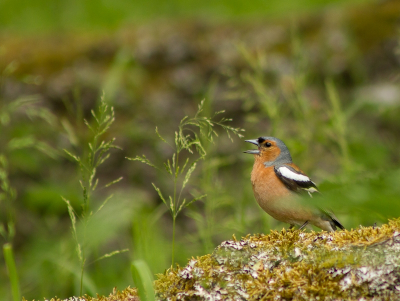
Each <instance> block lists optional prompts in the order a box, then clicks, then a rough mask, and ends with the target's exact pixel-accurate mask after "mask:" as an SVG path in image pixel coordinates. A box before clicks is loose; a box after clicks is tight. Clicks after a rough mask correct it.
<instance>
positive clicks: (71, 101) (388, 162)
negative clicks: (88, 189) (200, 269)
mask: <svg viewBox="0 0 400 301" xmlns="http://www.w3.org/2000/svg"><path fill="white" fill-rule="evenodd" d="M333 2H334V1H332V3H333ZM360 2H361V1H360ZM14 3H15V2H12V1H2V2H1V3H0V16H1V17H0V20H1V21H0V22H3V23H1V24H2V29H3V30H2V31H1V32H0V39H1V44H0V45H1V46H0V70H1V82H0V154H1V165H0V169H1V170H0V172H1V173H0V174H1V178H0V179H1V185H2V186H0V187H1V191H0V195H1V199H0V218H1V220H0V224H1V225H2V228H1V229H2V234H4V233H5V234H6V235H5V237H4V238H3V237H2V241H1V244H2V245H4V244H5V243H11V244H12V250H13V252H14V258H15V262H16V267H17V273H18V277H19V281H20V288H21V294H22V296H24V297H25V298H27V299H28V300H29V299H33V298H36V299H42V298H43V297H45V298H50V297H52V296H55V295H57V296H59V297H62V298H65V297H69V296H71V295H78V294H79V289H80V279H81V271H82V270H81V266H80V264H79V261H78V260H77V257H76V252H75V248H76V244H75V242H74V238H73V235H71V220H70V216H69V213H68V207H67V205H66V204H65V202H64V201H63V200H62V198H61V196H63V197H64V198H65V199H68V200H69V202H70V204H71V207H72V208H74V210H76V211H77V214H81V213H82V212H83V211H82V210H83V209H80V208H81V207H80V206H81V204H82V188H81V186H80V184H79V179H81V174H80V168H79V167H78V166H77V164H74V162H72V161H71V160H69V158H68V156H67V155H66V154H65V153H64V152H63V151H62V150H63V149H67V150H68V151H69V152H70V153H73V154H79V156H80V157H82V158H84V159H85V158H88V154H89V153H90V150H88V147H87V146H88V143H89V142H91V141H93V133H91V131H90V130H89V129H88V127H87V126H86V125H85V123H84V120H85V119H86V120H91V118H92V117H91V116H92V115H91V111H92V110H95V109H96V108H97V107H98V106H99V100H100V99H101V97H100V96H101V95H102V93H103V91H104V92H105V98H104V100H105V102H106V103H107V105H109V106H110V107H111V106H112V107H114V109H115V122H114V123H113V124H112V125H111V127H110V128H109V129H108V131H107V132H106V133H104V135H103V137H102V139H104V140H105V141H110V140H111V139H112V137H115V138H116V140H115V143H116V144H117V145H119V146H120V147H121V148H122V150H113V149H111V150H110V157H109V158H108V159H107V160H106V161H105V162H104V164H102V165H101V166H99V167H98V168H96V176H97V178H98V179H99V180H98V187H103V186H106V184H107V183H110V182H112V181H114V180H115V179H119V178H120V177H123V180H122V181H120V182H118V183H116V184H115V185H112V186H111V187H106V188H104V189H101V190H97V191H96V190H95V191H93V194H92V199H91V202H90V207H91V208H99V206H101V204H102V202H103V200H104V197H105V196H108V195H111V194H113V195H114V196H113V198H112V199H111V200H110V201H109V202H107V204H106V205H105V206H104V207H103V209H102V210H101V211H99V212H98V214H96V215H94V216H93V218H92V219H91V221H90V223H89V225H88V229H87V233H88V234H87V235H86V241H85V243H87V244H89V245H91V246H93V248H91V250H93V251H92V252H90V253H89V254H87V255H88V256H87V262H88V263H92V264H90V265H89V266H87V267H86V268H85V277H84V278H83V279H84V282H83V287H84V293H88V294H91V295H94V294H96V293H100V294H108V293H109V292H110V291H112V288H113V287H115V286H117V287H118V289H123V288H125V287H127V286H128V285H135V283H133V282H132V277H131V271H130V264H129V262H130V261H131V260H135V261H136V262H138V261H137V260H139V262H144V263H146V265H148V267H149V268H150V270H151V272H152V273H159V272H163V271H164V270H165V269H167V268H169V267H170V266H169V264H170V256H171V253H170V250H171V242H172V231H171V229H172V221H171V220H170V218H169V213H168V210H167V209H166V208H165V207H164V204H163V203H162V201H161V200H160V198H159V196H158V194H157V192H155V191H154V189H153V187H152V185H151V183H157V186H158V187H159V188H160V190H161V191H170V188H171V184H170V179H168V178H167V177H165V173H161V172H159V171H157V170H154V169H152V168H151V167H149V166H146V165H144V164H140V163H139V162H129V161H127V160H126V159H125V157H128V156H129V157H135V156H140V155H142V154H145V155H146V157H147V158H148V159H149V160H151V162H153V163H154V164H155V165H157V166H162V164H163V162H165V161H166V160H167V159H168V158H171V157H172V155H173V152H174V151H173V150H171V148H169V147H166V146H165V143H163V142H162V141H161V140H160V139H158V138H157V137H156V136H155V134H154V128H155V127H156V126H157V127H158V128H159V129H160V132H161V133H162V134H163V137H164V138H165V139H166V140H167V141H173V140H174V137H173V136H167V135H168V133H174V131H175V129H176V128H177V127H178V126H179V122H180V120H181V119H182V118H183V117H184V116H193V115H194V114H195V112H196V110H197V104H198V103H199V101H200V100H201V99H203V98H206V101H205V103H204V105H205V107H204V113H205V114H206V115H207V116H210V115H211V114H212V113H213V112H215V111H221V110H226V112H225V113H224V114H223V115H222V116H223V117H226V118H233V122H232V126H233V127H235V128H244V129H246V132H245V136H246V139H252V138H256V137H259V136H261V135H275V136H277V137H279V138H281V139H282V140H283V141H284V142H285V143H286V144H287V145H288V147H289V149H290V150H291V153H292V156H293V158H294V161H295V163H297V164H298V165H299V166H301V167H302V169H303V170H304V171H305V172H307V173H308V174H309V175H310V176H311V178H312V179H313V180H314V181H315V182H316V183H317V184H318V186H319V188H320V190H321V191H322V192H323V194H324V197H325V198H324V202H327V206H329V207H331V208H332V209H333V210H334V212H335V214H336V215H337V216H338V218H339V219H340V221H341V222H342V223H343V224H344V226H345V227H346V228H354V227H357V226H358V225H359V224H363V225H365V226H367V225H372V224H374V223H375V222H376V223H378V224H380V223H384V222H386V221H387V219H388V218H389V217H398V216H399V215H400V203H399V202H398V199H399V196H400V191H399V188H398V187H399V185H398V184H397V183H398V182H399V180H400V169H399V163H400V155H399V152H398V149H399V146H400V119H399V116H400V87H399V79H400V77H399V70H400V48H399V31H398V29H399V27H398V22H399V15H400V2H399V1H379V2H373V1H368V2H367V3H363V4H358V5H355V4H354V2H350V4H348V3H346V4H342V5H332V4H331V5H330V6H325V5H322V4H321V2H320V1H306V2H298V4H296V6H295V4H293V7H291V8H290V9H289V8H288V9H287V11H290V12H291V14H290V17H286V16H285V13H286V10H285V8H286V6H285V4H284V2H282V1H280V2H278V1H272V2H271V1H269V2H268V3H270V5H271V7H270V8H268V9H267V8H266V9H265V12H264V11H263V10H262V9H260V7H264V6H262V5H265V3H264V2H263V3H264V4H262V5H261V4H260V5H256V4H257V3H261V1H256V2H254V3H253V4H249V6H247V5H245V4H243V3H239V2H236V1H235V2H229V4H228V2H225V1H223V2H218V3H217V2H215V3H213V4H210V3H206V2H201V1H194V2H193V6H190V5H189V4H187V3H183V2H179V3H178V2H177V3H176V4H173V3H172V4H171V6H168V7H167V4H165V6H164V7H163V6H162V5H161V6H159V7H157V8H154V10H151V9H148V11H147V7H150V6H152V7H153V6H154V7H155V6H156V5H152V3H153V4H154V2H153V1H150V2H148V1H147V2H146V4H145V3H144V2H143V3H141V2H140V1H138V2H137V3H123V2H113V3H111V2H101V3H100V4H98V2H96V3H94V2H91V1H84V2H80V3H77V2H75V1H73V2H69V3H66V2H65V3H64V2H57V3H56V2H54V3H52V5H44V4H43V3H41V1H34V2H29V3H28V2H26V3H25V2H23V3H22V2H21V3H22V4H21V5H19V6H18V7H17V6H15V4H14ZM157 3H158V2H157ZM196 3H197V4H196ZM285 3H286V2H285ZM291 3H292V2H291ZM293 3H294V2H293ZM296 3H297V2H296ZM324 3H326V2H324ZM174 5H175V6H174ZM218 5H220V7H223V9H221V10H218V9H217V8H216V6H218ZM274 5H275V7H274ZM287 5H288V6H290V5H289V4H287ZM284 6H285V7H284ZM300 6H301V7H300ZM176 7H178V8H179V9H177V8H176ZM316 7H319V9H318V10H316V11H315V10H314V9H315V8H316ZM14 8H15V9H14ZM168 9H170V11H169V12H168ZM175 10H180V13H179V14H178V13H177V16H178V15H181V16H182V17H183V18H182V19H180V18H175V19H174V20H173V21H172V20H171V19H168V18H167V19H164V20H160V19H157V20H153V19H152V18H153V16H156V15H157V16H163V17H170V16H174V13H175ZM294 10H297V11H298V12H300V14H295V12H294ZM143 11H147V14H148V15H147V16H146V17H143V18H148V19H147V21H148V22H146V24H144V23H140V22H139V23H140V24H139V23H138V22H137V21H138V20H139V19H140V18H138V19H137V20H134V19H132V18H133V16H134V15H135V14H138V15H139V14H140V15H142V16H145V13H144V12H143ZM210 11H213V12H214V13H210V18H212V17H213V16H214V17H215V19H216V20H218V17H221V19H219V21H220V22H215V23H212V22H208V20H206V21H204V16H205V15H207V14H208V13H209V12H210ZM222 11H223V12H222ZM278 11H279V13H278ZM310 11H312V13H310ZM264 13H265V15H264ZM194 15H196V16H198V18H195V17H194ZM211 15H212V16H211ZM272 15H274V18H272V17H270V16H272ZM71 16H73V18H72V17H71ZM124 16H125V17H124ZM185 16H186V17H187V18H186V19H185V18H184V17H185ZM244 16H247V17H251V18H250V19H252V20H250V19H249V18H247V19H245V18H242V17H244ZM267 16H268V19H267ZM277 16H281V17H277ZM190 19H194V20H190ZM238 19H240V20H241V22H235V21H236V20H238ZM36 21H37V22H36ZM135 22H136V23H135ZM126 23H132V24H134V25H126ZM122 24H125V25H123V26H122ZM88 28H90V29H104V28H107V30H105V31H102V32H100V31H99V30H98V31H96V33H94V32H92V31H86V29H88ZM71 29H74V31H71ZM78 29H82V30H78ZM83 29H85V30H83ZM51 31H53V33H50V34H44V32H51ZM13 32H14V33H15V32H19V33H18V34H10V33H13ZM32 32H37V33H38V34H37V35H36V34H31V33H32ZM54 32H56V33H57V34H54ZM26 33H30V34H29V35H26ZM164 133H166V134H164ZM217 134H218V135H219V137H218V139H217V140H216V143H215V144H212V143H208V142H206V143H205V144H204V149H205V150H206V152H207V157H206V160H203V161H199V162H198V165H197V168H196V170H195V171H194V172H193V174H192V175H191V183H189V184H188V185H189V186H188V187H187V189H188V191H201V192H202V193H204V194H207V197H206V198H205V199H203V200H202V201H200V202H195V203H193V204H191V205H190V206H189V207H188V208H186V209H185V210H183V211H182V214H180V215H179V216H178V217H177V219H176V244H177V247H176V255H175V258H176V262H177V263H179V264H180V265H182V264H185V263H186V261H187V259H188V258H190V257H192V256H197V255H202V254H206V253H209V252H211V251H212V250H213V248H214V247H215V246H216V245H218V244H219V243H220V242H221V241H223V240H226V239H229V238H230V237H231V236H232V234H235V235H236V236H237V237H240V236H242V235H245V234H248V233H267V232H269V230H270V229H281V228H282V227H283V226H286V225H283V224H281V223H278V222H277V221H275V220H273V219H271V218H270V217H269V216H267V215H266V214H265V213H264V212H263V211H262V210H261V209H260V208H258V207H257V204H256V202H255V201H254V197H253V192H252V189H251V184H250V179H249V178H250V171H251V168H252V163H253V158H252V156H249V155H245V154H243V153H242V151H244V150H246V149H247V147H248V145H246V144H245V143H242V141H241V140H239V139H237V138H234V140H233V142H234V143H232V142H231V141H230V140H229V138H228V137H227V136H226V135H225V134H224V133H223V131H219V130H217ZM88 177H89V178H90V176H88ZM93 183H95V182H93ZM7 233H8V234H7ZM3 236H4V235H3ZM127 248H128V249H129V253H123V254H120V255H118V256H113V257H111V258H106V259H104V260H97V261H96V259H98V258H101V257H102V255H103V254H112V252H113V251H114V250H123V249H127ZM1 256H3V255H1ZM0 259H1V260H2V261H3V260H4V258H0ZM3 262H4V261H3ZM0 295H1V296H4V298H5V299H11V289H10V282H9V277H8V275H7V271H6V268H5V266H4V265H2V268H1V269H0Z"/></svg>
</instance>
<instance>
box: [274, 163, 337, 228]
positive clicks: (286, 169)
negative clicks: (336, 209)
mask: <svg viewBox="0 0 400 301" xmlns="http://www.w3.org/2000/svg"><path fill="white" fill-rule="evenodd" d="M274 170H275V173H276V175H277V176H278V178H279V179H280V180H281V181H282V182H283V183H284V184H285V185H286V187H287V188H288V189H290V190H292V191H294V192H297V193H304V192H307V193H308V194H309V195H310V196H311V197H312V194H313V193H315V192H317V193H319V191H318V189H317V186H316V185H315V183H314V182H313V181H311V179H310V178H309V177H308V176H306V175H305V174H304V173H303V172H302V171H301V170H299V169H295V168H294V167H292V166H290V165H286V164H283V165H278V166H275V167H274ZM318 210H319V211H320V213H321V215H322V217H323V218H324V219H326V220H328V221H329V222H330V223H331V226H332V228H333V229H334V230H336V228H337V227H338V228H340V229H342V230H343V229H344V227H343V225H342V224H341V223H340V222H339V220H338V219H337V217H336V216H335V215H334V214H333V212H331V211H330V210H326V209H322V208H320V207H318Z"/></svg>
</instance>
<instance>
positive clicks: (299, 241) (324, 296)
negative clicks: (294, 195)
mask: <svg viewBox="0 0 400 301" xmlns="http://www.w3.org/2000/svg"><path fill="white" fill-rule="evenodd" d="M399 271H400V219H396V220H392V221H390V222H389V224H387V225H383V226H382V227H360V228H359V229H355V230H351V231H347V230H345V231H338V232H334V233H326V232H318V233H316V232H310V233H306V232H301V231H298V230H296V231H287V230H285V229H283V230H282V231H271V233H270V234H268V235H260V234H258V235H254V236H250V235H248V236H246V237H244V238H242V239H241V240H239V241H238V240H236V239H235V238H233V239H232V240H230V241H225V242H223V243H222V244H221V245H220V246H219V247H218V248H216V249H215V251H214V252H213V254H211V255H206V256H203V257H198V258H196V259H194V258H193V259H191V260H190V261H189V264H188V265H187V266H186V267H183V268H178V269H173V270H168V271H166V272H165V273H164V274H162V275H158V280H157V281H156V282H155V287H156V291H157V295H156V296H157V299H159V300H165V299H170V300H196V299H201V300H202V299H210V300H340V299H348V300H352V299H354V300H356V299H357V300H358V299H360V298H362V297H364V298H365V300H368V299H374V300H387V299H388V298H400V273H399Z"/></svg>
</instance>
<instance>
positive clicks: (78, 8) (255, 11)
mask: <svg viewBox="0 0 400 301" xmlns="http://www.w3.org/2000/svg"><path fill="white" fill-rule="evenodd" d="M365 2H372V1H371V0H352V1H350V2H349V1H344V0H328V1H320V0H303V1H295V0H291V1H279V0H269V1H266V0H254V1H251V2H243V1H240V0H235V1H229V0H220V1H200V0H191V1H181V0H172V1H167V2H165V1H159V0H136V1H128V0H118V1H111V0H107V1H101V2H99V1H94V0H85V1H76V0H74V1H65V0H63V1H56V2H51V3H49V2H47V1H44V0H35V1H23V0H17V1H13V0H5V1H2V2H1V4H0V20H1V21H0V26H1V27H2V28H3V29H7V30H11V31H16V32H21V33H31V32H36V33H37V32H65V31H67V32H68V31H70V30H75V31H76V30H78V31H79V30H82V29H84V30H104V29H116V28H118V27H120V26H121V25H126V24H131V23H133V24H137V23H143V22H148V21H151V20H155V19H160V18H171V19H174V20H176V19H177V18H178V19H191V18H193V17H195V18H199V19H202V20H206V21H217V22H220V21H230V20H243V21H245V20H249V19H252V20H254V19H258V20H260V21H262V20H265V18H268V19H271V18H276V17H287V16H288V15H296V14H299V13H308V12H314V11H318V10H322V9H324V8H325V7H327V6H337V5H340V6H343V5H349V4H357V3H365Z"/></svg>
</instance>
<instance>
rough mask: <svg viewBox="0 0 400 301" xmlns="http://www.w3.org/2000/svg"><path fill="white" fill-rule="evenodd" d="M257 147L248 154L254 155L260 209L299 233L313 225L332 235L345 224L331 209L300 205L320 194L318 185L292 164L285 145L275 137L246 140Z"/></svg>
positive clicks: (255, 185) (254, 186)
mask: <svg viewBox="0 0 400 301" xmlns="http://www.w3.org/2000/svg"><path fill="white" fill-rule="evenodd" d="M245 142H249V143H252V144H255V145H256V146H257V147H258V148H257V149H252V150H248V151H245V152H244V153H247V154H252V155H254V165H253V170H252V172H251V183H252V185H253V192H254V197H255V199H256V201H257V203H258V204H259V206H260V207H261V208H262V209H263V210H264V211H265V212H267V213H268V214H269V215H270V216H272V217H273V218H274V219H276V220H278V221H281V222H285V223H288V224H289V225H290V229H293V228H294V227H295V225H298V226H300V227H299V230H301V229H303V228H304V227H306V226H307V225H309V224H312V225H314V226H316V227H318V228H320V229H322V230H325V231H328V232H332V231H335V230H337V229H338V228H340V229H342V230H344V227H343V225H342V224H341V223H340V222H339V220H338V219H337V218H336V216H335V215H334V214H333V212H331V211H330V210H326V209H322V208H320V207H316V208H314V207H312V206H307V205H305V204H304V202H300V198H299V197H300V196H301V195H304V194H308V195H309V196H310V197H313V195H314V194H319V191H318V189H317V186H316V185H315V183H314V182H313V181H311V179H310V178H309V177H308V176H307V175H306V174H305V173H304V172H303V171H302V170H301V169H300V168H299V167H298V166H297V165H295V164H294V163H293V161H292V156H291V155H290V152H289V149H288V148H287V146H286V144H285V143H284V142H283V141H282V140H280V139H278V138H275V137H259V138H257V139H252V140H245Z"/></svg>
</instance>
